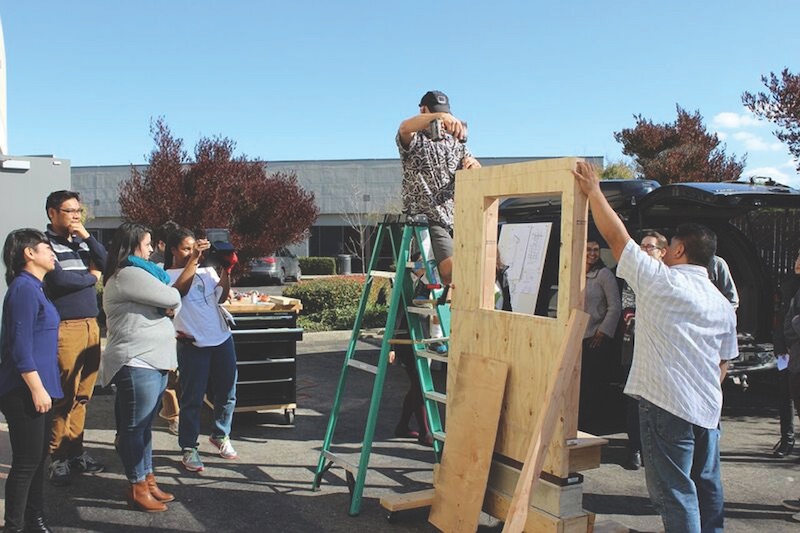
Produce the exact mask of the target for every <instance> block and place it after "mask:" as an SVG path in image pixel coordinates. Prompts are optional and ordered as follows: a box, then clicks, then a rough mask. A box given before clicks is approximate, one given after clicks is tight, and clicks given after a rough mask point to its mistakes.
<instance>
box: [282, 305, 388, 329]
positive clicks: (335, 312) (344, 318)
mask: <svg viewBox="0 0 800 533" xmlns="http://www.w3.org/2000/svg"><path fill="white" fill-rule="evenodd" d="M356 311H358V306H355V305H354V306H351V307H341V308H339V309H325V310H324V311H320V312H318V313H314V314H310V315H303V316H301V317H300V318H299V319H298V324H299V325H300V327H302V328H303V329H305V330H306V331H308V332H312V331H331V330H348V329H353V324H355V321H356ZM386 312H387V307H386V306H385V305H373V306H369V307H367V309H366V310H365V312H364V318H363V319H362V320H361V328H362V329H363V328H380V327H383V326H385V325H386Z"/></svg>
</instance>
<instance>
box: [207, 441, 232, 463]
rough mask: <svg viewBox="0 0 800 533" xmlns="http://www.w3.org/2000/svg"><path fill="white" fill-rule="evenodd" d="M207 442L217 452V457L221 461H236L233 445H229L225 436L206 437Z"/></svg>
mask: <svg viewBox="0 0 800 533" xmlns="http://www.w3.org/2000/svg"><path fill="white" fill-rule="evenodd" d="M208 442H210V443H211V444H213V445H214V446H215V447H216V448H217V450H219V456H220V457H222V458H223V459H236V457H238V454H237V453H236V450H234V449H233V444H231V439H230V437H228V436H227V435H225V436H224V437H214V436H211V437H208Z"/></svg>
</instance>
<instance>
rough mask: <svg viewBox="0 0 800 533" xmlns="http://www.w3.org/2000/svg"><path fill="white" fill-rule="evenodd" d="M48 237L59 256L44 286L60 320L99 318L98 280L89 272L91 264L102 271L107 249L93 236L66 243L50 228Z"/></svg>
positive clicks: (74, 239)
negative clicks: (91, 262) (96, 286)
mask: <svg viewBox="0 0 800 533" xmlns="http://www.w3.org/2000/svg"><path fill="white" fill-rule="evenodd" d="M47 237H48V238H49V239H50V245H51V246H52V247H53V251H54V252H55V253H56V269H55V270H54V271H52V272H50V273H49V274H47V276H45V283H46V284H47V292H48V294H49V296H50V299H51V300H52V302H53V304H54V305H55V306H56V309H58V314H59V315H60V316H61V320H74V319H79V318H94V317H96V316H97V313H98V308H97V291H96V290H95V284H96V283H97V278H96V277H95V276H94V275H92V274H90V273H89V261H93V262H94V263H95V265H96V266H97V268H99V269H100V270H102V269H103V267H104V266H105V264H106V256H107V253H106V249H105V248H104V247H103V245H102V244H100V243H99V242H97V239H95V238H94V237H91V236H90V237H89V238H88V239H86V240H83V239H81V238H80V237H73V238H72V240H71V241H70V240H67V239H66V238H64V237H62V236H60V235H58V234H57V233H55V232H54V231H53V227H52V226H50V225H48V226H47Z"/></svg>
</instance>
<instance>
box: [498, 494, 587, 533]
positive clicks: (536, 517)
mask: <svg viewBox="0 0 800 533" xmlns="http://www.w3.org/2000/svg"><path fill="white" fill-rule="evenodd" d="M510 505H511V498H508V497H506V496H504V495H502V494H499V493H497V492H495V491H494V490H492V489H489V490H487V491H486V498H485V499H484V501H483V510H484V511H485V512H486V513H487V514H489V515H491V516H493V517H495V518H497V519H498V520H505V517H506V516H507V515H508V509H509V507H510ZM593 523H594V514H593V513H589V512H586V511H583V512H582V513H581V514H579V515H577V516H571V517H569V518H559V517H557V516H553V515H551V514H550V513H546V512H544V511H541V510H539V509H536V508H533V507H530V508H528V520H527V521H526V522H525V528H524V529H523V531H525V532H528V533H587V532H588V531H591V530H590V527H591V526H592V524H593Z"/></svg>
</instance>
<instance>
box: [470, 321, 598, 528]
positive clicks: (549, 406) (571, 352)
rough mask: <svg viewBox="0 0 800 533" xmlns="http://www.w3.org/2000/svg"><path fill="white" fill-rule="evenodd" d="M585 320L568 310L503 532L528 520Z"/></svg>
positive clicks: (522, 525)
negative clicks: (554, 368)
mask: <svg viewBox="0 0 800 533" xmlns="http://www.w3.org/2000/svg"><path fill="white" fill-rule="evenodd" d="M588 323H589V315H588V314H586V313H584V312H583V311H578V310H573V311H572V313H571V316H570V318H569V323H568V324H567V332H566V335H565V337H564V339H563V341H562V343H561V349H560V350H559V354H558V355H559V365H558V371H557V372H556V373H555V374H553V375H552V376H551V379H550V383H549V384H548V387H547V393H546V399H545V404H544V405H543V406H542V409H541V411H540V412H539V419H538V420H537V422H536V426H535V428H534V430H533V436H532V438H531V443H530V446H529V448H528V457H527V458H526V460H525V466H524V467H523V468H522V473H521V474H520V476H519V480H518V481H517V488H516V490H515V491H514V497H513V498H512V500H511V507H510V509H509V511H508V517H507V518H506V523H505V527H503V533H521V532H522V530H523V528H524V527H525V522H526V521H527V519H528V505H529V502H530V497H531V492H532V491H533V489H534V487H535V485H536V483H537V482H538V481H539V476H540V475H541V473H542V465H543V464H544V454H545V453H547V450H546V448H545V445H546V444H547V443H548V442H550V439H551V438H552V437H553V431H554V430H555V425H556V417H557V416H558V411H559V402H561V399H562V398H563V395H564V393H565V392H566V390H567V386H568V385H569V379H570V376H571V374H572V369H573V368H574V367H575V365H576V364H577V362H578V358H579V357H580V353H581V344H582V339H583V332H584V331H586V324H588ZM465 362H466V361H465Z"/></svg>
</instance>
